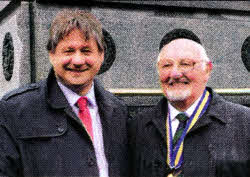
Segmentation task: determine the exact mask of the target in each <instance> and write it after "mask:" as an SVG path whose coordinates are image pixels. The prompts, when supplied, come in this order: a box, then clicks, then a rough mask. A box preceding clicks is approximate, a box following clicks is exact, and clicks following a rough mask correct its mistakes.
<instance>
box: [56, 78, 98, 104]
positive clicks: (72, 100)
mask: <svg viewBox="0 0 250 177" xmlns="http://www.w3.org/2000/svg"><path fill="white" fill-rule="evenodd" d="M57 83H58V85H59V87H60V89H61V90H62V92H63V94H64V96H65V97H66V99H67V101H68V102H69V105H70V106H71V107H72V106H75V104H76V103H77V101H78V99H79V98H80V97H81V96H80V95H78V94H77V93H75V92H73V91H72V90H71V89H69V88H68V87H66V86H65V85H64V84H63V83H61V82H60V81H58V80H57ZM85 96H86V97H87V98H88V103H89V105H90V106H96V99H95V91H94V82H93V83H92V86H91V88H90V90H89V91H88V93H87V94H86V95H85Z"/></svg>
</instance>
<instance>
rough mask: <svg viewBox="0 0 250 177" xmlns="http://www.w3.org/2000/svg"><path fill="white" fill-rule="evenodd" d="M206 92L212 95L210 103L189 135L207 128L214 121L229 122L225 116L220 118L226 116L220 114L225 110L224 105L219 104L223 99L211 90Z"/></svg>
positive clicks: (223, 113) (224, 113)
mask: <svg viewBox="0 0 250 177" xmlns="http://www.w3.org/2000/svg"><path fill="white" fill-rule="evenodd" d="M207 90H208V91H209V92H210V94H211V95H212V99H211V102H210V103H209V106H208V108H207V110H206V111H205V113H204V114H203V115H202V116H201V117H200V118H199V120H198V121H197V122H196V124H195V125H194V126H193V128H192V129H191V130H190V132H189V133H191V132H193V131H196V130H198V129H200V128H203V127H205V126H209V125H210V124H211V123H213V122H214V121H215V120H217V121H219V122H221V123H227V122H228V121H230V120H228V119H227V116H221V115H226V114H227V113H226V112H222V111H223V110H226V109H225V108H223V106H224V105H225V104H221V103H222V102H224V99H223V98H222V97H221V96H219V95H218V94H216V93H215V92H213V91H212V89H211V88H208V87H207ZM228 117H230V116H228Z"/></svg>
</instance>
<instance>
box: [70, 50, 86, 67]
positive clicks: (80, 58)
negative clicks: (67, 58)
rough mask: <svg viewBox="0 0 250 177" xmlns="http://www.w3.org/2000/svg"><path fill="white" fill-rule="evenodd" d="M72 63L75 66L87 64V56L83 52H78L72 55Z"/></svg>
mask: <svg viewBox="0 0 250 177" xmlns="http://www.w3.org/2000/svg"><path fill="white" fill-rule="evenodd" d="M71 62H72V64H73V65H74V66H81V65H84V64H85V57H84V55H83V54H81V52H76V53H75V55H74V56H73V57H72V61H71Z"/></svg>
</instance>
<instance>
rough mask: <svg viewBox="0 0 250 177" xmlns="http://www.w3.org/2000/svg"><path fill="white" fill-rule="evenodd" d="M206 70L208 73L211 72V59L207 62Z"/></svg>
mask: <svg viewBox="0 0 250 177" xmlns="http://www.w3.org/2000/svg"><path fill="white" fill-rule="evenodd" d="M206 70H207V72H208V73H211V72H212V70H213V63H212V62H211V61H209V62H208V63H207V68H206Z"/></svg>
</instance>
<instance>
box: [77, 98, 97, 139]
mask: <svg viewBox="0 0 250 177" xmlns="http://www.w3.org/2000/svg"><path fill="white" fill-rule="evenodd" d="M77 104H78V107H79V117H80V119H81V121H82V123H83V125H84V127H85V129H86V131H87V132H88V134H89V136H90V137H91V140H92V141H93V138H94V137H93V130H92V121H91V116H90V113H89V108H88V106H87V104H88V98H87V97H86V96H84V97H81V98H79V100H78V101H77Z"/></svg>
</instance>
